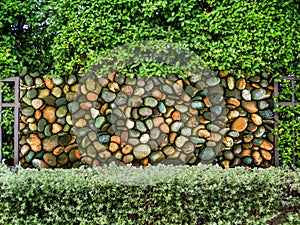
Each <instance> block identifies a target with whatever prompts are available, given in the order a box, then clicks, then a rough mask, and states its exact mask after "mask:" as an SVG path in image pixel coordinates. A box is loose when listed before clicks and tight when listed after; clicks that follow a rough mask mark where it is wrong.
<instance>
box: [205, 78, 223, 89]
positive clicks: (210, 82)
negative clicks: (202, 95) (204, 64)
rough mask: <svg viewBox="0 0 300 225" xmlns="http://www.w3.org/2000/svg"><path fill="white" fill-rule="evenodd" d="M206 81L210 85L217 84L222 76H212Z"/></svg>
mask: <svg viewBox="0 0 300 225" xmlns="http://www.w3.org/2000/svg"><path fill="white" fill-rule="evenodd" d="M205 83H206V84H207V85H208V86H210V87H212V86H216V85H218V84H219V83H220V78H219V77H210V78H208V79H206V81H205Z"/></svg>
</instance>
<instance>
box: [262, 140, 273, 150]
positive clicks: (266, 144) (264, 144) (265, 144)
mask: <svg viewBox="0 0 300 225" xmlns="http://www.w3.org/2000/svg"><path fill="white" fill-rule="evenodd" d="M259 147H261V148H263V149H265V150H269V151H270V150H272V149H273V148H274V145H273V144H272V143H271V142H269V141H267V140H263V142H262V143H261V145H260V146H259Z"/></svg>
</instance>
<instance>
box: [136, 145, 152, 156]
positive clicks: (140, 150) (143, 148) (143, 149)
mask: <svg viewBox="0 0 300 225" xmlns="http://www.w3.org/2000/svg"><path fill="white" fill-rule="evenodd" d="M150 153H151V148H150V146H149V145H146V144H140V145H138V146H136V147H135V148H134V149H133V155H134V157H135V158H136V159H143V158H145V157H147V156H148V155H150Z"/></svg>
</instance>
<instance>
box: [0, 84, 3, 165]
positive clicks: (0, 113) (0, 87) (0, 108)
mask: <svg viewBox="0 0 300 225" xmlns="http://www.w3.org/2000/svg"><path fill="white" fill-rule="evenodd" d="M1 82H2V81H1V80H0V122H1V121H2V84H1ZM2 141H3V140H2V126H0V163H1V162H2V159H3V155H2Z"/></svg>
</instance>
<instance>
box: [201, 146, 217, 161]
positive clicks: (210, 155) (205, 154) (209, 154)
mask: <svg viewBox="0 0 300 225" xmlns="http://www.w3.org/2000/svg"><path fill="white" fill-rule="evenodd" d="M199 157H200V159H201V160H204V161H209V160H212V159H214V157H215V152H214V149H213V148H212V147H205V148H204V149H203V150H202V151H201V153H200V155H199Z"/></svg>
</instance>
